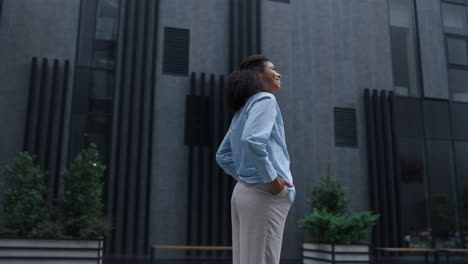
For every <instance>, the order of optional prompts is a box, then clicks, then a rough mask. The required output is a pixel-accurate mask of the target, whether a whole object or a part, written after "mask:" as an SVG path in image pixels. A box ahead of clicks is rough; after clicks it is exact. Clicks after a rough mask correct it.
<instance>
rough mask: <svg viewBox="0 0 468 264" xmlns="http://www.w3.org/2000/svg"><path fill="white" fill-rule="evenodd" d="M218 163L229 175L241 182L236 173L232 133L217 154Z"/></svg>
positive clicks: (228, 133) (222, 143) (225, 138)
mask: <svg viewBox="0 0 468 264" xmlns="http://www.w3.org/2000/svg"><path fill="white" fill-rule="evenodd" d="M216 162H217V163H218V165H219V166H220V167H221V168H222V169H223V170H224V171H225V172H226V173H227V174H229V175H231V176H233V177H234V178H235V179H236V180H239V177H238V176H237V173H236V166H235V164H234V159H233V158H232V150H231V142H230V131H228V132H227V133H226V136H224V139H223V142H221V145H220V146H219V148H218V151H217V152H216Z"/></svg>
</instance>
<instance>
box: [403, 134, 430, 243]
mask: <svg viewBox="0 0 468 264" xmlns="http://www.w3.org/2000/svg"><path fill="white" fill-rule="evenodd" d="M398 146H399V156H400V184H399V192H400V206H399V207H400V217H401V218H400V223H401V228H400V230H401V232H402V234H400V237H401V239H402V242H403V243H402V244H403V245H405V247H427V246H428V244H430V241H431V239H430V238H431V232H430V229H429V228H428V221H427V207H426V205H427V199H426V187H425V180H424V174H425V171H424V141H423V139H411V138H400V139H399V142H398Z"/></svg>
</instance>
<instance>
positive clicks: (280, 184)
mask: <svg viewBox="0 0 468 264" xmlns="http://www.w3.org/2000/svg"><path fill="white" fill-rule="evenodd" d="M285 186H288V187H293V185H292V184H289V183H288V182H287V181H285V180H283V179H281V178H280V177H276V179H275V180H274V181H272V182H269V183H268V187H269V189H270V192H271V194H273V195H277V194H279V193H280V192H281V191H282V190H283V189H284V187H285Z"/></svg>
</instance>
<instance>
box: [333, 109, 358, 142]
mask: <svg viewBox="0 0 468 264" xmlns="http://www.w3.org/2000/svg"><path fill="white" fill-rule="evenodd" d="M334 114H335V144H336V146H338V147H351V148H356V147H357V146H358V144H357V129H356V110H355V109H353V108H340V107H335V109H334Z"/></svg>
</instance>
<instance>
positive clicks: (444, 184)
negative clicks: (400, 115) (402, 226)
mask: <svg viewBox="0 0 468 264" xmlns="http://www.w3.org/2000/svg"><path fill="white" fill-rule="evenodd" d="M426 146H427V172H428V178H429V193H430V208H431V209H430V215H431V227H432V230H431V235H432V239H433V241H434V243H435V246H436V247H438V248H455V247H460V246H461V244H460V242H461V241H460V239H459V237H457V230H458V221H457V210H456V208H457V204H456V202H455V187H454V186H455V185H454V170H453V160H452V156H453V155H452V142H450V141H443V140H428V141H427V142H426Z"/></svg>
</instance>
